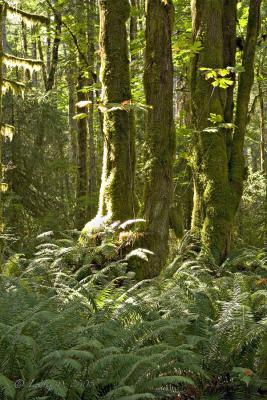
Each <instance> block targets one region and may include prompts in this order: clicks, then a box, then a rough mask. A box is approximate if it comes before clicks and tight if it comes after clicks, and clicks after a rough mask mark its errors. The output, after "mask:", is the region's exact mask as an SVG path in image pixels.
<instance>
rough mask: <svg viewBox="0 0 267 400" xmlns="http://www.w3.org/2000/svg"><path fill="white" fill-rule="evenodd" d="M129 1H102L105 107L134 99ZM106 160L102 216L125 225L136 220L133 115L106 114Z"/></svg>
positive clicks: (102, 72) (119, 111)
mask: <svg viewBox="0 0 267 400" xmlns="http://www.w3.org/2000/svg"><path fill="white" fill-rule="evenodd" d="M129 16H130V5H129V2H128V0H105V1H100V46H101V82H102V88H103V98H102V101H103V104H104V105H106V104H110V103H115V104H120V103H123V102H124V101H128V100H130V99H131V88H130V72H129V55H128V41H127V40H128V39H127V29H126V21H127V19H128V18H129ZM104 141H105V143H104V158H103V167H102V168H103V169H102V184H101V191H100V200H99V211H98V214H99V215H105V214H108V215H109V217H110V219H111V220H120V221H124V220H127V219H129V218H131V217H133V216H135V195H134V175H135V128H134V116H133V112H132V111H129V112H128V111H126V110H119V109H117V110H112V111H110V110H105V111H104Z"/></svg>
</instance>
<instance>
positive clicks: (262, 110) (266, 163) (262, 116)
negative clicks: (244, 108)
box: [258, 81, 267, 174]
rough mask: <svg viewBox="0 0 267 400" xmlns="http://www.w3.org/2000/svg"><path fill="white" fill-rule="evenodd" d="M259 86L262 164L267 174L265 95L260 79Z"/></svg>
mask: <svg viewBox="0 0 267 400" xmlns="http://www.w3.org/2000/svg"><path fill="white" fill-rule="evenodd" d="M258 88H259V101H260V130H261V142H260V164H261V171H262V172H263V173H264V174H266V172H267V160H266V149H265V147H266V143H267V140H266V137H267V131H266V129H267V127H266V124H265V107H264V95H263V90H262V82H261V81H258Z"/></svg>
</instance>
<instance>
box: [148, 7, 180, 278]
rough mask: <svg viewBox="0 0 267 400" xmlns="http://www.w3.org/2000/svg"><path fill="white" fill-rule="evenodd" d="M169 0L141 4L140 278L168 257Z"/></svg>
mask: <svg viewBox="0 0 267 400" xmlns="http://www.w3.org/2000/svg"><path fill="white" fill-rule="evenodd" d="M173 13H174V9H173V4H172V1H165V2H163V1H162V0H147V14H146V50H145V73H144V88H145V95H146V102H147V105H148V106H149V107H150V108H149V110H148V115H147V129H146V153H147V154H146V159H147V164H146V185H145V210H144V216H145V220H146V231H145V237H144V243H143V246H144V247H146V248H148V249H149V250H151V251H153V252H154V253H155V256H154V257H153V260H151V262H150V263H148V264H147V266H146V267H145V266H144V268H143V277H144V278H148V277H149V278H150V277H153V276H156V275H158V274H159V272H160V271H161V269H162V267H163V266H164V263H165V262H166V257H167V254H168V238H169V229H170V210H171V207H172V206H173V161H174V152H175V130H174V121H173V63H172V43H171V37H172V22H173Z"/></svg>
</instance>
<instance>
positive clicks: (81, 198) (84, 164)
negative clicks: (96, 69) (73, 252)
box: [76, 67, 88, 229]
mask: <svg viewBox="0 0 267 400" xmlns="http://www.w3.org/2000/svg"><path fill="white" fill-rule="evenodd" d="M86 85H87V80H86V79H85V78H84V76H83V68H82V67H80V71H79V75H78V84H77V100H78V102H81V101H86V100H88V97H87V95H86V93H84V88H85V86H86ZM87 112H88V110H87V108H86V107H82V108H78V109H77V113H81V114H85V115H86V114H87ZM77 143H78V147H77V150H78V151H77V180H76V207H77V209H76V225H77V227H78V229H81V228H82V227H83V226H84V224H85V222H86V220H87V212H88V204H87V203H88V120H87V118H86V117H84V118H81V119H78V120H77Z"/></svg>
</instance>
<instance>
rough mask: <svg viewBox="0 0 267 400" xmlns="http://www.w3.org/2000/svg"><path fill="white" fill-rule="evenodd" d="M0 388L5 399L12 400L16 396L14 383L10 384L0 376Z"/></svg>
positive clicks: (3, 376) (8, 380) (7, 379)
mask: <svg viewBox="0 0 267 400" xmlns="http://www.w3.org/2000/svg"><path fill="white" fill-rule="evenodd" d="M0 387H1V389H2V390H3V392H4V394H5V395H6V397H8V398H9V399H14V398H15V395H16V389H15V385H14V382H12V381H11V380H10V379H9V378H7V377H6V376H5V375H0Z"/></svg>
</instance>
